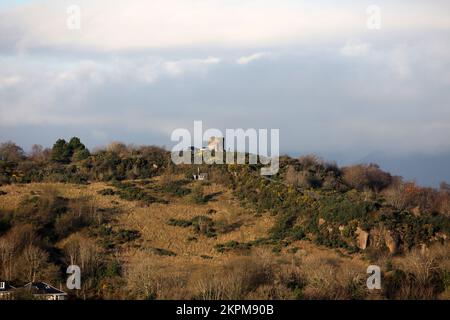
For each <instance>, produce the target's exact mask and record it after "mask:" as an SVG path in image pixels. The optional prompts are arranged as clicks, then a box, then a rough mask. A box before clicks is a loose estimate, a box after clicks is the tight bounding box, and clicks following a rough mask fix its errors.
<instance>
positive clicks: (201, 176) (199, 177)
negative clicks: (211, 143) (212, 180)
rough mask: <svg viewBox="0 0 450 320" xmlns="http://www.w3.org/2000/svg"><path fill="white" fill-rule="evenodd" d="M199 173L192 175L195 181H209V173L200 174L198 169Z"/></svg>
mask: <svg viewBox="0 0 450 320" xmlns="http://www.w3.org/2000/svg"><path fill="white" fill-rule="evenodd" d="M197 171H198V173H197V174H194V175H192V178H193V179H194V180H198V181H204V180H208V174H207V173H200V168H197Z"/></svg>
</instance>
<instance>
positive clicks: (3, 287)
mask: <svg viewBox="0 0 450 320" xmlns="http://www.w3.org/2000/svg"><path fill="white" fill-rule="evenodd" d="M14 289H16V288H15V287H13V286H12V285H10V284H9V282H8V281H2V280H0V293H1V292H8V291H12V290H14Z"/></svg>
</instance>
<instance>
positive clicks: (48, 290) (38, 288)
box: [24, 282, 67, 295]
mask: <svg viewBox="0 0 450 320" xmlns="http://www.w3.org/2000/svg"><path fill="white" fill-rule="evenodd" d="M24 288H31V293H32V294H45V295H47V294H67V293H65V292H64V291H61V290H58V289H56V288H55V287H53V286H51V285H49V284H48V283H45V282H30V283H27V284H26V285H25V286H24Z"/></svg>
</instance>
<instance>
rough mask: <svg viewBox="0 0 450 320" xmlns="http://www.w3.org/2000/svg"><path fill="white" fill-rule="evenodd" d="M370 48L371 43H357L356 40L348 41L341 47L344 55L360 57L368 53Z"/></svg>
mask: <svg viewBox="0 0 450 320" xmlns="http://www.w3.org/2000/svg"><path fill="white" fill-rule="evenodd" d="M369 50H370V44H368V43H357V42H354V41H348V42H347V44H346V45H345V46H344V47H342V48H341V50H340V52H341V54H342V55H344V56H348V57H359V56H364V55H366V54H367V53H368V52H369Z"/></svg>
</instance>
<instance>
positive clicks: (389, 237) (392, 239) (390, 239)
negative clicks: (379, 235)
mask: <svg viewBox="0 0 450 320" xmlns="http://www.w3.org/2000/svg"><path fill="white" fill-rule="evenodd" d="M384 243H385V244H386V247H387V248H388V249H389V253H391V254H395V253H397V251H398V236H397V235H396V234H394V233H392V232H391V231H389V230H387V231H386V232H385V233H384Z"/></svg>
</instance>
